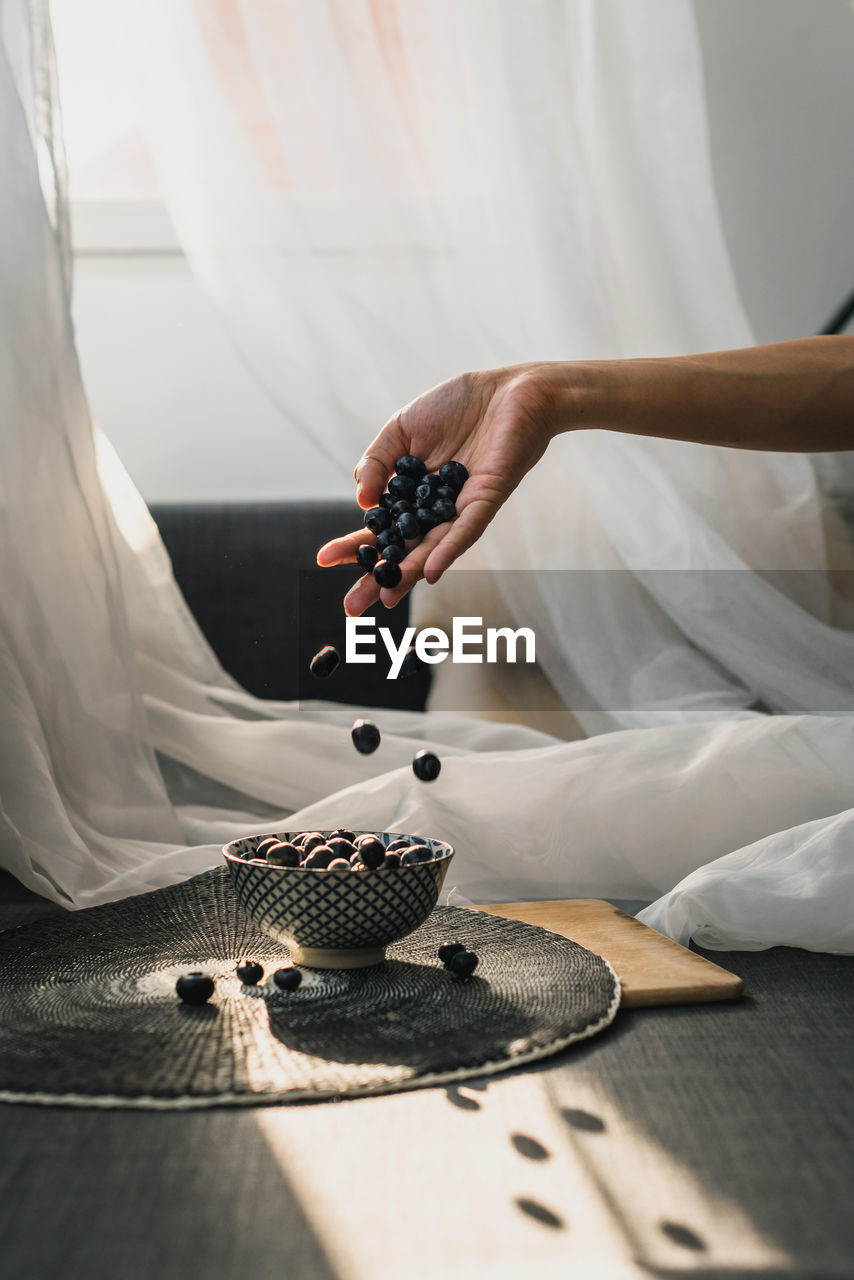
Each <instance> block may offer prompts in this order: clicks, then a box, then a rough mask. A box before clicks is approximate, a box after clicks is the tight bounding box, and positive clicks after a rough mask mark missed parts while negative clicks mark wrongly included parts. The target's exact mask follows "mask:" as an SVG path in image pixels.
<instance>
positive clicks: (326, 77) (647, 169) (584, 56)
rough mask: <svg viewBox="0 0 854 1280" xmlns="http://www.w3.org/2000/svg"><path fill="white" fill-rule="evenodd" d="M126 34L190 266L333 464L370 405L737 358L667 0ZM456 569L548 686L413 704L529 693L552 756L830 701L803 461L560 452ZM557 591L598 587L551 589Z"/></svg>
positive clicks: (298, 17)
mask: <svg viewBox="0 0 854 1280" xmlns="http://www.w3.org/2000/svg"><path fill="white" fill-rule="evenodd" d="M128 16H129V23H128V30H129V32H130V34H131V36H132V39H133V43H134V47H135V50H136V52H137V62H138V66H139V69H140V75H141V82H142V85H143V89H144V94H143V97H144V101H145V102H146V104H147V110H148V121H149V140H150V143H151V146H152V149H153V152H154V155H155V158H156V160H157V162H158V165H159V169H160V175H161V179H162V182H163V185H164V188H165V190H166V193H167V198H168V201H169V206H170V209H171V211H172V213H173V215H174V218H175V221H176V224H177V226H178V229H179V233H180V236H181V238H182V241H183V243H184V245H185V248H186V250H187V253H188V256H189V258H190V261H191V263H192V264H193V267H194V270H195V271H196V273H197V275H198V277H199V279H200V280H201V281H202V282H203V283H204V285H205V286H206V288H207V290H208V292H209V293H210V295H211V296H212V297H213V298H214V299H215V301H216V302H217V304H218V305H219V306H220V308H221V312H222V315H223V317H224V319H225V321H226V323H227V324H228V326H229V328H230V331H231V333H232V334H233V336H234V338H235V341H236V342H237V343H238V344H239V346H240V348H241V350H242V352H243V353H244V356H245V358H246V360H247V361H248V363H249V364H250V366H251V367H252V368H254V369H255V370H256V372H257V374H258V376H259V378H260V379H261V380H262V382H263V384H264V385H265V386H266V387H267V389H268V391H269V392H270V394H271V395H272V396H273V398H274V399H275V400H276V401H277V403H278V404H280V405H281V406H282V409H283V412H284V414H285V416H286V417H287V419H288V421H289V422H290V423H291V425H292V426H296V427H298V428H299V429H301V430H303V431H305V432H306V433H308V434H309V435H310V436H311V437H312V439H313V440H314V441H315V443H318V444H320V445H321V446H322V447H325V448H326V449H327V450H328V451H329V452H330V453H331V455H332V456H333V457H335V458H336V460H337V461H338V462H339V463H340V464H341V465H342V467H344V468H345V469H346V470H347V471H349V469H350V468H351V467H352V464H353V462H354V461H355V460H356V458H358V456H359V454H360V453H361V450H362V449H363V447H364V446H365V444H366V443H367V441H368V440H369V439H370V438H371V436H372V435H373V433H374V432H375V431H376V430H377V428H378V427H379V426H380V425H381V424H382V422H383V421H384V420H385V419H386V418H387V417H388V416H389V414H390V413H391V412H392V411H393V410H394V409H396V408H398V407H399V406H400V405H402V404H404V403H406V401H408V400H409V399H411V398H412V397H413V396H414V395H416V394H417V393H419V392H420V391H423V390H424V389H426V388H427V387H428V386H430V385H431V384H433V383H435V382H437V381H439V380H441V379H443V378H445V377H448V376H450V375H452V374H454V373H457V372H460V371H461V370H463V369H465V368H482V367H489V366H496V365H501V364H509V363H514V362H517V361H522V360H527V359H549V358H563V359H566V358H584V357H594V358H595V357H606V356H636V355H662V354H663V355H673V354H680V353H682V352H690V351H698V350H710V349H715V348H719V347H726V346H741V345H747V344H749V343H750V342H751V332H750V328H749V325H748V322H747V320H746V317H745V315H744V312H743V309H742V307H741V303H740V301H739V297H738V293H737V290H736V287H735V283H734V280H733V276H732V272H731V269H730V265H729V261H728V257H727V253H726V249H725V245H724V240H723V236H722V231H721V227H720V224H719V218H718V213H717V207H716V202H715V196H714V188H713V180H712V173H711V167H710V159H709V148H708V140H707V133H706V120H705V112H704V102H703V88H702V72H701V62H700V55H699V49H698V46H697V38H696V33H695V30H694V25H693V14H692V9H691V5H690V4H689V3H688V0H647V2H646V3H644V4H643V5H639V4H637V3H635V2H634V0H595V2H594V0H537V2H536V3H532V4H525V5H522V4H519V3H517V2H516V0H471V2H467V3H465V4H460V3H458V2H457V0H431V2H430V3H429V4H427V3H424V0H316V2H315V3H312V4H304V3H301V0H275V2H273V0H221V2H220V3H218V4H216V5H204V4H196V3H192V0H147V3H146V4H144V5H142V4H136V3H135V2H134V0H131V3H130V7H129V10H128ZM342 532H343V530H342ZM845 554H847V552H846V553H845ZM464 563H467V564H468V565H469V566H470V567H483V568H486V569H487V570H490V571H492V572H493V573H494V574H495V578H494V580H493V582H492V586H491V589H490V590H489V591H488V592H487V593H486V594H487V606H488V607H489V608H490V609H492V610H495V609H498V610H500V611H501V612H502V613H503V614H504V615H506V617H507V618H508V619H512V620H515V621H516V623H517V625H518V624H523V623H524V624H527V625H535V626H536V628H537V632H538V637H539V640H540V652H541V654H542V658H541V668H542V675H543V680H542V681H541V682H540V686H539V688H538V689H537V690H532V688H531V685H530V681H528V680H525V682H524V684H522V685H521V686H520V684H519V674H520V673H518V672H513V671H512V670H505V671H503V672H502V673H501V676H500V677H499V678H498V683H499V687H498V689H494V688H485V687H483V686H480V687H479V688H478V689H477V690H476V691H475V690H473V689H472V688H471V680H470V679H469V681H468V687H467V688H461V686H460V681H461V679H465V677H466V675H469V676H470V673H471V669H468V672H460V671H459V670H456V671H455V670H453V669H452V668H450V666H447V667H446V668H444V669H442V670H440V671H439V672H438V673H437V679H436V682H435V690H434V694H433V698H432V702H431V705H432V706H434V707H439V706H446V707H454V706H458V705H460V699H461V698H462V699H464V703H463V705H467V706H478V705H480V704H482V703H483V702H484V700H486V701H488V700H490V699H498V700H499V702H500V705H501V707H502V708H503V711H504V712H505V713H508V714H509V713H511V711H512V712H513V713H515V714H523V715H525V714H527V718H528V719H530V718H531V715H530V710H529V709H528V708H526V706H525V704H526V703H530V702H531V701H532V699H533V698H534V697H535V695H536V696H537V697H538V699H539V701H541V702H542V701H543V699H544V698H545V699H548V698H550V699H551V701H552V703H553V705H554V706H555V707H556V708H564V709H566V708H568V709H569V710H570V711H571V713H572V718H570V719H569V728H568V729H567V730H565V731H566V732H567V733H569V734H571V735H573V736H574V735H575V734H577V733H579V732H587V733H592V732H599V731H602V730H606V729H613V728H618V727H634V726H644V725H650V724H656V723H660V722H662V721H665V722H666V721H669V720H671V719H672V718H673V717H674V716H675V717H676V718H684V717H686V716H687V717H690V718H694V719H696V718H704V719H705V718H709V717H716V716H719V715H724V716H732V715H739V714H749V713H750V712H749V708H751V707H755V706H762V707H764V708H766V709H769V710H772V711H775V712H781V711H792V712H825V713H832V712H834V711H837V710H839V709H841V707H845V708H847V709H848V710H851V709H852V707H854V635H852V634H850V633H847V634H846V633H843V632H841V631H840V630H838V629H837V627H836V626H835V625H834V624H836V623H838V622H839V621H840V616H841V613H840V610H841V602H840V601H838V600H836V599H834V597H833V594H832V591H831V589H830V587H829V586H828V581H827V579H826V577H825V576H824V570H825V569H826V567H827V565H828V551H827V548H826V544H825V530H824V524H823V516H822V511H821V506H820V499H819V493H818V489H817V486H816V481H815V477H814V474H813V470H812V467H811V465H810V462H809V460H808V459H807V458H806V457H797V456H781V455H761V454H751V453H745V452H739V451H732V450H726V449H708V448H701V447H699V446H692V445H687V444H679V443H671V442H663V441H648V440H629V439H626V438H625V437H618V436H613V435H609V434H608V433H596V432H585V433H581V434H578V435H575V436H572V437H563V438H561V439H559V440H558V441H557V442H555V444H554V445H553V446H552V447H551V449H550V451H549V456H548V459H547V462H546V464H545V465H544V466H542V467H541V468H539V469H537V470H536V471H535V472H534V473H532V474H531V475H530V476H529V477H528V478H527V480H526V482H525V485H524V486H523V488H522V490H521V491H520V492H519V493H518V495H517V496H516V497H515V498H514V500H513V501H512V502H511V503H510V504H509V506H508V508H507V509H506V510H505V511H504V512H503V513H502V516H501V518H500V519H499V520H498V521H497V522H496V524H495V525H494V526H493V528H492V529H491V530H490V532H489V534H488V535H487V537H486V538H485V539H484V540H483V542H482V544H481V545H480V546H479V547H478V548H477V549H476V550H475V551H474V552H473V553H472V554H471V555H470V556H469V558H468V560H467V561H466V562H464ZM843 563H845V561H843ZM849 567H852V568H854V559H852V560H850V562H849ZM518 569H521V570H529V571H531V572H527V573H521V574H520V573H510V572H508V571H509V570H518ZM567 569H578V570H584V571H590V570H594V571H596V572H595V573H593V574H592V575H589V573H588V576H586V577H585V576H573V577H572V578H566V579H562V580H560V581H558V580H557V579H556V576H555V575H554V574H551V573H549V572H546V571H548V570H567ZM751 569H765V570H774V569H776V570H780V569H784V570H789V571H794V570H812V571H814V573H815V577H813V578H812V580H810V578H809V575H807V574H803V573H801V574H798V573H793V572H790V573H788V574H787V575H784V576H782V577H781V576H777V577H776V578H775V580H774V582H773V584H772V583H771V582H769V581H765V582H760V581H759V580H758V579H757V578H756V576H755V575H754V574H752V573H750V572H745V571H748V570H751ZM652 570H660V571H665V572H657V573H651V572H650V571H652ZM673 570H680V571H681V572H679V573H674V572H673ZM707 570H716V571H718V573H717V574H711V573H707V572H706V571H707ZM614 571H618V572H616V573H615V572H614ZM470 593H471V584H470V582H469V580H467V578H466V576H465V575H464V574H459V575H451V576H450V578H449V579H448V581H447V582H446V583H445V584H444V585H443V586H442V587H441V588H440V589H439V590H431V591H420V592H419V593H418V595H419V600H418V612H417V617H418V620H419V621H420V622H421V623H427V622H446V621H447V618H448V616H449V615H450V614H452V613H454V612H457V613H460V612H462V613H465V612H471V610H470V609H469V610H467V609H466V605H465V601H466V600H467V599H468V598H469V596H470ZM478 674H479V675H480V676H482V675H483V673H482V672H481V673H478ZM493 683H494V681H493ZM514 704H515V706H514ZM519 704H522V705H521V706H520V705H519ZM538 720H539V723H541V724H544V725H546V726H549V725H551V724H552V723H558V724H564V725H565V724H566V723H567V717H565V716H564V717H562V716H560V715H556V714H555V713H554V712H548V711H546V712H545V713H541V714H540V715H539V717H538Z"/></svg>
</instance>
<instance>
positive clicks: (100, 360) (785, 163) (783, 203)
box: [75, 0, 854, 501]
mask: <svg viewBox="0 0 854 1280" xmlns="http://www.w3.org/2000/svg"><path fill="white" fill-rule="evenodd" d="M638 2H640V0H638ZM686 2H687V0H686ZM693 3H694V5H695V9H696V13H697V18H698V24H699V30H700V38H701V43H702V49H703V59H704V66H705V74H706V80H707V89H708V100H709V127H710V135H711V145H712V152H713V161H714V166H715V174H716V180H717V186H718V195H719V199H720V204H721V210H722V215H723V221H724V228H725V232H726V237H727V241H728V243H729V246H730V251H731V253H732V257H733V261H734V265H735V270H736V276H737V278H738V280H739V282H740V285H741V289H742V294H743V297H744V301H745V305H746V308H747V311H748V314H749V316H750V318H751V320H752V322H753V325H754V328H755V331H756V336H757V339H758V340H759V341H772V340H774V339H780V338H787V337H794V336H798V335H801V334H804V333H810V332H813V331H814V330H816V329H817V328H819V327H820V326H821V325H822V324H823V323H824V321H825V320H826V319H827V317H828V316H829V315H830V314H831V312H832V311H833V310H834V309H835V308H836V306H837V304H838V303H839V302H840V301H841V299H842V298H843V297H844V296H845V295H846V294H847V293H848V292H849V291H851V290H852V289H854V148H852V144H851V135H852V124H854V11H852V8H851V6H850V5H849V3H848V0H693ZM75 289H76V300H75V322H76V326H77V334H78V343H79V347H80V353H81V361H82V365H83V371H84V377H85V380H86V385H87V388H88V391H89V396H90V399H91V402H92V405H93V409H94V412H95V414H96V416H97V417H98V419H99V420H100V422H101V423H102V425H103V426H104V428H105V430H106V431H107V433H108V434H109V435H110V436H111V438H112V439H113V441H114V443H115V445H116V447H117V448H118V450H119V453H120V454H121V456H122V458H123V459H124V461H125V464H126V465H127V466H128V468H129V470H130V472H131V474H132V475H133V477H134V478H135V480H136V482H137V484H138V485H139V487H140V488H141V490H142V492H143V494H144V496H145V497H146V498H147V499H148V500H149V501H157V500H169V499H199V500H209V499H219V498H230V497H234V498H253V497H257V498H275V497H287V496H290V495H306V494H309V493H314V494H318V495H320V494H332V493H338V494H340V495H349V494H351V493H352V481H351V479H350V474H349V469H350V467H352V464H353V463H354V462H355V459H343V460H342V463H341V468H340V469H336V467H334V466H333V464H332V463H330V462H329V461H327V460H326V459H324V458H322V457H321V456H320V455H319V454H318V453H317V452H316V451H315V450H314V449H313V447H312V446H311V445H309V444H308V443H307V442H306V441H304V440H303V439H302V438H301V437H300V436H298V435H295V434H294V433H293V432H292V431H291V430H289V429H288V426H287V424H286V423H285V422H283V420H282V418H281V416H280V414H279V413H278V411H277V410H276V409H275V408H274V407H273V406H272V405H271V404H270V402H269V401H268V400H267V398H266V396H265V394H264V393H263V392H262V391H261V390H260V389H259V387H258V386H257V384H256V383H255V382H254V380H253V379H252V377H251V376H250V375H249V373H248V372H247V371H246V369H245V368H244V366H243V364H242V363H241V361H240V359H239V357H238V356H237V354H236V353H235V351H234V348H233V347H232V345H231V343H230V341H229V340H228V338H227V337H226V336H225V334H224V332H223V330H222V329H221V327H220V325H219V321H218V319H217V317H216V315H215V313H214V311H213V308H212V307H211V305H210V304H209V303H208V302H207V300H206V299H205V298H204V297H203V295H202V294H201V292H200V290H199V289H198V288H197V286H196V285H195V284H194V282H193V280H192V279H191V277H190V275H189V273H188V271H187V269H186V267H185V265H184V263H183V261H182V260H181V259H180V258H176V257H174V256H172V257H170V256H168V255H166V256H162V257H157V256H155V257H149V258H140V259H123V260H119V261H116V260H115V259H110V260H103V259H91V258H86V259H83V260H81V261H79V262H78V264H77V275H76V285H75ZM698 304H699V305H702V299H698ZM380 425H381V424H379V423H377V424H366V436H367V432H368V431H369V430H371V429H373V427H375V426H376V427H378V426H380Z"/></svg>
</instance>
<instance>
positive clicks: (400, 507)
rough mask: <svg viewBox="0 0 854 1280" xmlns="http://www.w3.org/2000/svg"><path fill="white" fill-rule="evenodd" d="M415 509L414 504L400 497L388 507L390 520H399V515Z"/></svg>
mask: <svg viewBox="0 0 854 1280" xmlns="http://www.w3.org/2000/svg"><path fill="white" fill-rule="evenodd" d="M414 510H415V505H414V504H413V503H412V502H409V501H407V499H406V498H400V499H399V500H398V501H397V502H396V503H395V504H394V506H393V507H391V509H390V514H391V518H392V520H399V519H400V517H401V516H405V515H408V514H409V512H411V511H414Z"/></svg>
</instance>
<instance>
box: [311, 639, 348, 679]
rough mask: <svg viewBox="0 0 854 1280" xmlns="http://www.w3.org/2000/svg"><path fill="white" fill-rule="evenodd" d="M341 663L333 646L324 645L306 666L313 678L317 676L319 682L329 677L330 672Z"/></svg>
mask: <svg viewBox="0 0 854 1280" xmlns="http://www.w3.org/2000/svg"><path fill="white" fill-rule="evenodd" d="M340 661H341V658H340V655H339V653H338V650H337V649H336V648H335V646H334V645H333V644H325V645H324V646H323V648H322V649H319V650H318V651H317V653H316V654H315V655H314V657H313V658H312V660H311V662H310V663H309V664H308V669H309V671H310V672H311V674H312V675H313V676H318V677H319V678H320V679H321V680H325V679H326V678H327V676H331V675H332V672H333V671H334V670H335V668H336V667H337V666H338V664H339V662H340Z"/></svg>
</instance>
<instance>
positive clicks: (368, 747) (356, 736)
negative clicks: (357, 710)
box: [350, 720, 380, 756]
mask: <svg viewBox="0 0 854 1280" xmlns="http://www.w3.org/2000/svg"><path fill="white" fill-rule="evenodd" d="M350 736H351V738H352V739H353V746H354V747H355V748H356V750H357V751H358V752H360V754H361V755H363V756H369V755H372V754H373V752H374V751H376V749H377V747H378V746H379V745H380V731H379V729H378V728H377V726H376V725H375V724H373V723H372V722H371V721H370V720H357V721H356V723H355V724H354V725H353V728H352V730H351V732H350Z"/></svg>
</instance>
